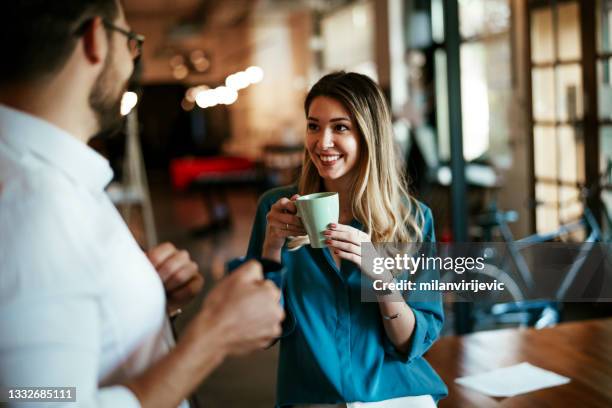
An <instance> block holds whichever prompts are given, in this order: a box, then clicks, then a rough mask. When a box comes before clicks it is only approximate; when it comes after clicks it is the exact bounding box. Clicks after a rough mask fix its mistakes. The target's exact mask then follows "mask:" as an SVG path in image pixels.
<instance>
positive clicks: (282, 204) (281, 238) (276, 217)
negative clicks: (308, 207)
mask: <svg viewBox="0 0 612 408" xmlns="http://www.w3.org/2000/svg"><path fill="white" fill-rule="evenodd" d="M298 197H299V195H298V194H295V195H293V196H292V197H291V198H286V197H283V198H281V199H280V200H278V201H277V202H276V203H274V204H273V205H272V208H270V211H269V212H268V215H267V216H266V219H267V221H268V223H267V226H266V238H265V240H264V244H263V253H262V256H263V257H264V258H268V259H272V260H275V261H277V262H280V251H281V248H282V247H283V245H285V240H286V239H287V238H288V237H294V236H299V235H306V230H305V229H304V226H303V225H302V221H301V220H300V219H299V217H298V216H297V215H296V214H297V207H296V206H295V200H297V198H298Z"/></svg>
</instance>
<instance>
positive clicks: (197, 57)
mask: <svg viewBox="0 0 612 408" xmlns="http://www.w3.org/2000/svg"><path fill="white" fill-rule="evenodd" d="M189 59H190V60H191V62H192V63H194V64H195V63H196V62H198V61H201V60H203V59H204V51H202V50H193V51H191V54H189Z"/></svg>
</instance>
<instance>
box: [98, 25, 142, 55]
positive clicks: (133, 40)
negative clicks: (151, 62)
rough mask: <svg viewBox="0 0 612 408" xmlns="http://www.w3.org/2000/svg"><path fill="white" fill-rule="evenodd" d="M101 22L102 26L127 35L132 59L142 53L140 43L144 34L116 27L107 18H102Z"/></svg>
mask: <svg viewBox="0 0 612 408" xmlns="http://www.w3.org/2000/svg"><path fill="white" fill-rule="evenodd" d="M102 22H103V23H104V27H106V28H107V29H109V30H112V31H117V32H118V33H121V34H123V35H125V36H126V37H127V39H128V48H129V50H130V55H131V56H132V58H133V59H137V58H138V57H140V56H141V55H142V44H143V43H144V40H145V37H144V35H141V34H138V33H135V32H134V31H128V30H126V29H124V28H121V27H117V26H116V25H114V24H113V23H111V22H110V21H107V20H102Z"/></svg>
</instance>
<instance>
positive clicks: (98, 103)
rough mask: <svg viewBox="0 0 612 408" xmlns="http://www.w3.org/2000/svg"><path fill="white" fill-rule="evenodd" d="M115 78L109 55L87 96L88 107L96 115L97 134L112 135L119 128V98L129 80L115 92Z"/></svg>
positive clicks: (120, 121)
mask: <svg viewBox="0 0 612 408" xmlns="http://www.w3.org/2000/svg"><path fill="white" fill-rule="evenodd" d="M116 77H117V74H116V72H115V69H114V67H113V58H112V56H111V55H110V53H109V55H108V56H107V57H106V61H105V62H104V67H103V68H102V72H100V75H98V78H97V79H96V82H95V83H94V86H93V88H92V90H91V93H90V94H89V106H90V107H91V109H92V110H93V112H94V114H95V115H96V119H97V122H98V134H105V135H112V134H114V133H115V132H117V131H118V130H119V129H120V128H121V124H122V120H121V111H120V109H121V98H122V97H123V93H124V92H125V91H126V90H127V85H128V81H129V80H126V81H125V83H124V84H123V85H122V86H121V87H120V88H119V89H117V90H116V85H117V80H116Z"/></svg>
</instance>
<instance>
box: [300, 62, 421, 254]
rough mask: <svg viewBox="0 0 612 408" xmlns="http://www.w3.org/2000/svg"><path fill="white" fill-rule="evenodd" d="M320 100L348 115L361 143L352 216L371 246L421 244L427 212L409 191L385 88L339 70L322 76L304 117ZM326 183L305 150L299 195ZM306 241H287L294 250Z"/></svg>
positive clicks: (352, 73)
mask: <svg viewBox="0 0 612 408" xmlns="http://www.w3.org/2000/svg"><path fill="white" fill-rule="evenodd" d="M318 96H325V97H329V98H333V99H335V100H337V101H338V102H340V103H342V105H343V106H344V107H345V108H346V109H347V110H348V111H349V113H350V114H351V116H352V119H353V121H354V123H355V124H356V126H357V129H358V133H359V136H360V139H361V149H360V158H359V160H358V163H357V166H358V167H359V168H358V175H357V177H356V185H355V186H354V188H352V189H351V190H350V191H351V197H349V200H350V202H351V203H352V212H353V216H354V217H355V218H356V219H357V220H358V221H359V222H361V224H363V226H364V229H365V232H366V233H367V234H369V235H370V238H371V240H372V242H420V241H421V240H422V238H423V237H422V226H423V222H424V219H423V212H422V211H421V208H420V206H419V204H418V202H417V201H416V200H415V199H414V197H412V195H410V194H409V192H408V181H407V179H406V176H405V175H404V171H403V169H402V168H401V166H402V163H403V160H401V159H400V158H399V155H398V154H397V151H396V146H395V143H394V139H393V127H392V122H391V114H390V112H389V108H388V106H387V103H386V100H385V97H384V94H383V92H382V90H381V89H380V88H379V87H378V86H377V85H376V83H375V82H374V81H373V80H371V79H370V78H369V77H367V76H365V75H362V74H358V73H354V72H348V73H347V72H335V73H332V74H328V75H326V76H324V77H323V78H321V79H320V80H319V81H318V82H317V83H316V84H315V85H314V86H313V87H312V89H311V90H310V92H309V93H308V95H307V96H306V100H305V101H304V110H305V112H306V116H308V111H309V109H310V105H311V103H312V101H313V100H314V99H315V98H316V97H318ZM322 186H323V184H322V180H321V177H320V176H319V173H318V171H317V168H316V166H315V164H314V163H313V162H312V159H311V158H310V154H309V153H308V152H305V154H304V162H303V167H302V173H301V176H300V179H299V182H298V190H299V193H300V194H301V195H304V194H311V193H316V192H319V191H321V189H322ZM305 242H307V241H305V239H304V238H303V237H297V238H294V239H292V240H290V242H289V244H288V245H289V248H291V249H296V248H297V247H300V246H302V245H303V244H304V243H305Z"/></svg>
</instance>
